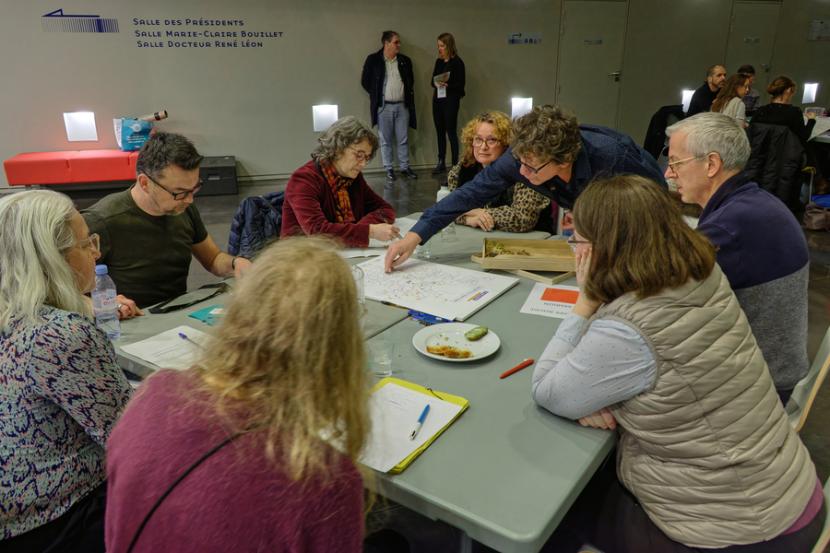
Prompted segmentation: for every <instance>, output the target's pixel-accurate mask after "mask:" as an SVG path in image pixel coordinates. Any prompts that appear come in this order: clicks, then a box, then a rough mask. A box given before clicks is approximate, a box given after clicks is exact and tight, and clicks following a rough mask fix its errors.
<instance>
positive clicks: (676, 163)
mask: <svg viewBox="0 0 830 553" xmlns="http://www.w3.org/2000/svg"><path fill="white" fill-rule="evenodd" d="M661 155H663V156H665V157H669V147H668V146H666V147H665V148H663V152H662V154H661ZM708 155H709V154H706V155H702V156H690V157H685V158H683V159H678V160H676V161H669V162H668V164H667V165H668V167H669V169H671V171H672V173H675V174H676V173H677V167H678V166H680V165H683V164H684V163H687V162H689V161H692V160H693V159H703V158H705V157H706V156H708Z"/></svg>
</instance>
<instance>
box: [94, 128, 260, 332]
mask: <svg viewBox="0 0 830 553" xmlns="http://www.w3.org/2000/svg"><path fill="white" fill-rule="evenodd" d="M201 162H202V156H201V155H199V152H197V151H196V148H195V147H194V146H193V143H192V142H190V141H189V140H188V139H187V138H185V137H184V136H181V135H179V134H173V133H164V132H159V133H156V134H154V135H153V136H151V137H150V139H149V140H148V141H147V142H146V143H145V144H144V146H143V147H142V148H141V151H140V152H139V153H138V160H137V162H136V174H137V177H136V181H135V184H134V185H133V186H131V187H130V188H129V189H128V190H125V191H123V192H116V193H114V194H110V195H108V196H105V197H104V198H102V199H101V200H99V201H98V202H96V203H95V204H94V205H93V206H91V207H89V208H88V209H85V210H83V211H82V212H81V213H82V215H83V216H84V218H85V219H86V222H87V225H89V230H90V232H91V233H97V234H98V235H99V236H100V242H101V258H100V259H99V261H98V262H99V263H104V264H106V265H107V267H108V268H109V274H110V276H111V277H112V279H113V280H114V281H115V286H116V288H117V290H118V292H119V293H120V294H123V295H124V296H126V297H127V298H131V299H132V300H134V301H135V303H136V304H138V306H148V305H153V304H155V303H158V302H161V301H165V300H169V299H171V298H174V297H176V296H178V295H181V294H183V293H184V292H186V291H187V273H188V270H189V269H190V256H191V255H193V256H195V257H196V259H198V260H199V262H200V263H201V264H202V266H203V267H204V268H205V269H207V270H208V271H210V272H211V273H213V274H215V275H217V276H221V277H226V276H231V275H236V276H239V274H240V272H241V271H244V270H245V269H246V268H247V267H248V266H250V264H251V262H250V261H248V260H247V259H245V258H242V257H233V256H231V255H229V254H227V253H224V252H222V251H221V250H220V249H219V247H218V246H217V245H216V242H214V241H213V238H211V237H210V235H209V234H208V232H207V230H206V229H205V225H204V223H202V219H201V217H200V216H199V211H198V210H197V209H196V206H195V205H193V196H194V195H195V194H196V193H197V192H198V191H199V189H200V188H201V186H202V183H201V181H200V180H199V164H200V163H201ZM121 303H122V305H121V311H120V312H119V316H121V317H122V318H128V317H130V316H133V315H136V314H140V311H139V310H138V309H137V308H134V307H133V305H131V302H127V301H122V302H121Z"/></svg>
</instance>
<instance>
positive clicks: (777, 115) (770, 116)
mask: <svg viewBox="0 0 830 553" xmlns="http://www.w3.org/2000/svg"><path fill="white" fill-rule="evenodd" d="M795 88H796V85H795V81H794V80H792V79H791V78H789V77H786V76H784V75H781V76H780V77H776V78H775V79H773V81H772V82H771V83H770V84H769V86H768V87H767V92H768V93H769V95H770V96H772V98H771V99H770V103H769V104H767V105H765V106H762V107H760V108H758V109H757V110H756V112H755V115H754V116H753V117H752V121H753V122H755V123H766V124H768V125H784V126H786V127H789V129H790V130H791V131H793V132H794V133H795V135H796V136H797V137H798V139H799V140H800V141H801V144H802V145H806V144H807V139H809V138H810V133H811V132H812V131H813V127H814V126H815V125H816V119H815V118H816V114H815V113H809V114H808V115H807V122H806V123H805V122H804V114H803V113H802V112H801V108H799V107H798V106H794V105H792V103H791V102H792V100H793V95H794V94H795Z"/></svg>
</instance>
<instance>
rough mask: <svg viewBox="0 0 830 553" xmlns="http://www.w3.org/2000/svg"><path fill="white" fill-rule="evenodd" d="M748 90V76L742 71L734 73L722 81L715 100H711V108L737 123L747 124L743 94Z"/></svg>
mask: <svg viewBox="0 0 830 553" xmlns="http://www.w3.org/2000/svg"><path fill="white" fill-rule="evenodd" d="M747 92H749V76H748V75H745V74H743V73H736V74H735V75H732V76H731V77H729V78H728V79H726V83H724V85H723V88H721V89H720V92H718V95H717V96H716V97H715V101H714V102H712V109H711V110H710V111H714V112H715V113H722V114H724V115H728V116H729V117H731V118H732V119H734V120H736V121H737V122H738V123H740V124H741V125H743V126H744V127H746V126H747V123H746V104H744V96H746V94H747Z"/></svg>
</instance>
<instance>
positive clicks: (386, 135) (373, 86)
mask: <svg viewBox="0 0 830 553" xmlns="http://www.w3.org/2000/svg"><path fill="white" fill-rule="evenodd" d="M380 41H381V43H382V44H383V48H381V49H380V50H378V51H377V52H375V53H374V54H369V55H368V56H366V61H365V62H364V63H363V74H362V75H361V77H360V84H362V85H363V89H364V90H366V92H368V93H369V111H371V113H372V125H377V126H378V131H379V134H380V157H381V160H382V161H383V167H384V169H386V180H387V181H388V182H393V181H394V180H395V169H394V163H393V161H392V144H393V143H394V144H396V145H397V150H398V166H399V168H400V170H401V175H403V176H404V177H407V178H411V179H417V178H418V175H416V174H415V172H414V171H413V170H412V169H410V167H409V136H408V133H409V130H408V127H412V128H413V129H415V128H417V124H416V121H415V90H414V86H415V77H414V75H413V73H412V60H410V59H409V58H408V57H406V56H404V55H403V54H401V53H400V50H401V37H400V36H399V35H398V33H396V32H395V31H384V32H383V34H382V35H381V38H380Z"/></svg>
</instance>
